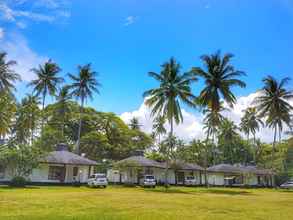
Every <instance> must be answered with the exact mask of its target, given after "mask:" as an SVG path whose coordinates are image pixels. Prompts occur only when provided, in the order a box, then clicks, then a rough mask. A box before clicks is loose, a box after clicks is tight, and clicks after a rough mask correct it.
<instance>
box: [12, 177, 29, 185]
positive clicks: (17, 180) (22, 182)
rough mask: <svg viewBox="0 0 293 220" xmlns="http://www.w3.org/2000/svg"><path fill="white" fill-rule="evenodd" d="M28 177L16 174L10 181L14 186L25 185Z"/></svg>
mask: <svg viewBox="0 0 293 220" xmlns="http://www.w3.org/2000/svg"><path fill="white" fill-rule="evenodd" d="M25 185H26V179H25V178H24V177H22V176H15V177H13V178H12V179H11V181H10V186H12V187H25Z"/></svg>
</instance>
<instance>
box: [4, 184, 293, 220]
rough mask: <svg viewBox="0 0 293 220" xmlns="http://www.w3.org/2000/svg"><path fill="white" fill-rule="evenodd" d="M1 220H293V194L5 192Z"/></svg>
mask: <svg viewBox="0 0 293 220" xmlns="http://www.w3.org/2000/svg"><path fill="white" fill-rule="evenodd" d="M0 219H1V220H9V219H13V220H15V219H17V220H18V219H19V220H41V219H50V220H62V219H66V220H67V219H68V220H69V219H70V220H73V219H75V220H79V219H80V220H91V219H156V220H157V219H158V220H161V219H168V220H169V219H180V220H181V219H210V220H221V219H223V220H229V219H233V220H235V219H243V220H251V219H258V220H261V219H264V220H271V219H276V220H286V219H288V220H289V219H290V220H292V219H293V191H286V190H283V191H282V190H269V189H228V188H210V189H205V188H185V187H172V188H171V189H169V191H168V192H165V190H164V189H163V188H159V187H157V188H156V189H154V190H153V189H143V188H139V187H136V188H126V187H118V186H117V187H108V188H107V189H90V188H86V187H81V188H74V187H31V188H26V189H11V188H8V187H0Z"/></svg>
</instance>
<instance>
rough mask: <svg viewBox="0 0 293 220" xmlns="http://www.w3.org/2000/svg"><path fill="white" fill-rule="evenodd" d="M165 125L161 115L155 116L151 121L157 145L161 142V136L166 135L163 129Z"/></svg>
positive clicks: (164, 119)
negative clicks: (156, 137)
mask: <svg viewBox="0 0 293 220" xmlns="http://www.w3.org/2000/svg"><path fill="white" fill-rule="evenodd" d="M165 123H166V118H165V117H164V116H162V115H159V116H157V117H156V118H155V119H154V120H153V131H154V134H155V136H158V138H159V140H158V142H159V144H160V142H161V140H160V139H161V135H163V134H166V133H167V130H166V128H165V127H164V124H165Z"/></svg>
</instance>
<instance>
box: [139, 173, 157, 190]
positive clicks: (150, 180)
mask: <svg viewBox="0 0 293 220" xmlns="http://www.w3.org/2000/svg"><path fill="white" fill-rule="evenodd" d="M156 185H157V181H156V178H155V177H154V176H153V175H145V176H144V177H143V180H142V186H144V187H152V188H155V187H156Z"/></svg>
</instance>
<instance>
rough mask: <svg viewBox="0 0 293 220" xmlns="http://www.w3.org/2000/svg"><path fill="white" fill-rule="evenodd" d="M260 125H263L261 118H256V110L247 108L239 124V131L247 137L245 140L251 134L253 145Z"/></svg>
mask: <svg viewBox="0 0 293 220" xmlns="http://www.w3.org/2000/svg"><path fill="white" fill-rule="evenodd" d="M261 125H263V122H262V120H261V118H260V117H258V115H257V110H256V108H254V107H249V108H247V109H246V110H245V113H244V116H243V117H242V118H241V122H240V129H241V130H242V131H243V132H244V133H245V134H246V135H247V139H249V135H250V134H252V136H253V142H254V143H255V133H256V132H257V131H259V128H260V126H261Z"/></svg>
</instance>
